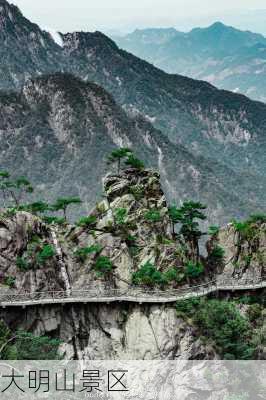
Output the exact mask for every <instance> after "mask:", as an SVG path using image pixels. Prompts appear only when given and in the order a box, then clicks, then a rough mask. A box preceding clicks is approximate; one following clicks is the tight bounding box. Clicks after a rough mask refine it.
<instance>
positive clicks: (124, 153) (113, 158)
mask: <svg viewBox="0 0 266 400" xmlns="http://www.w3.org/2000/svg"><path fill="white" fill-rule="evenodd" d="M131 155H132V150H130V149H128V148H127V147H121V148H120V149H117V150H114V151H112V153H111V154H110V156H109V157H108V161H107V162H108V164H117V173H118V174H119V173H120V169H121V163H122V161H123V160H124V159H126V158H128V157H130V156H131Z"/></svg>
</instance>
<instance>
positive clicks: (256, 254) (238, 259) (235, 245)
mask: <svg viewBox="0 0 266 400" xmlns="http://www.w3.org/2000/svg"><path fill="white" fill-rule="evenodd" d="M218 241H219V243H220V245H221V246H222V247H223V249H224V250H225V257H224V264H225V267H224V269H223V273H222V274H221V276H220V279H221V280H222V279H231V278H234V279H236V280H240V281H245V280H251V281H260V279H261V278H262V277H263V276H264V277H265V274H266V224H265V223H253V224H252V223H251V224H250V225H249V227H247V228H246V231H244V232H241V231H240V232H239V231H237V230H236V229H235V228H234V226H233V225H232V224H231V225H228V226H227V227H226V228H224V229H222V230H221V232H220V234H219V239H218Z"/></svg>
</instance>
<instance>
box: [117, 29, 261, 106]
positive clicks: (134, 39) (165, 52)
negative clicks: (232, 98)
mask: <svg viewBox="0 0 266 400" xmlns="http://www.w3.org/2000/svg"><path fill="white" fill-rule="evenodd" d="M114 39H115V41H116V42H117V44H118V45H119V46H120V47H122V48H123V49H125V50H127V51H129V52H131V53H133V54H135V55H136V56H138V57H140V58H143V59H145V60H147V61H149V62H151V63H153V64H154V65H156V66H157V67H158V68H161V69H163V70H164V71H166V72H169V73H178V74H182V75H185V76H188V77H191V78H194V79H202V80H205V81H208V82H210V83H212V84H213V85H215V86H217V87H218V88H222V89H227V90H231V91H235V92H239V93H243V94H245V95H247V96H249V97H250V98H252V99H255V100H260V101H264V102H265V101H266V84H265V82H266V79H265V75H266V38H265V37H264V36H263V35H260V34H256V33H253V32H250V31H241V30H239V29H235V28H233V27H231V26H227V25H224V24H223V23H221V22H216V23H214V24H212V25H211V26H209V27H207V28H195V29H192V30H191V31H190V32H188V33H184V32H179V31H177V30H176V29H174V28H170V29H143V30H136V31H134V32H133V33H131V34H128V35H126V36H124V37H115V38H114Z"/></svg>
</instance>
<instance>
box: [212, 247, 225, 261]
mask: <svg viewBox="0 0 266 400" xmlns="http://www.w3.org/2000/svg"><path fill="white" fill-rule="evenodd" d="M224 255H225V251H224V249H223V248H222V247H221V246H218V245H216V246H215V247H214V248H213V250H212V251H211V253H210V258H211V259H212V260H214V261H222V260H223V258H224Z"/></svg>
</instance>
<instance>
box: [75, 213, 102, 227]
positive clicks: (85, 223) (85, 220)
mask: <svg viewBox="0 0 266 400" xmlns="http://www.w3.org/2000/svg"><path fill="white" fill-rule="evenodd" d="M96 223H97V217H96V216H95V215H90V216H88V217H82V218H80V220H79V221H78V222H77V223H76V225H77V226H81V227H85V228H91V227H94V226H95V225H96Z"/></svg>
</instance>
